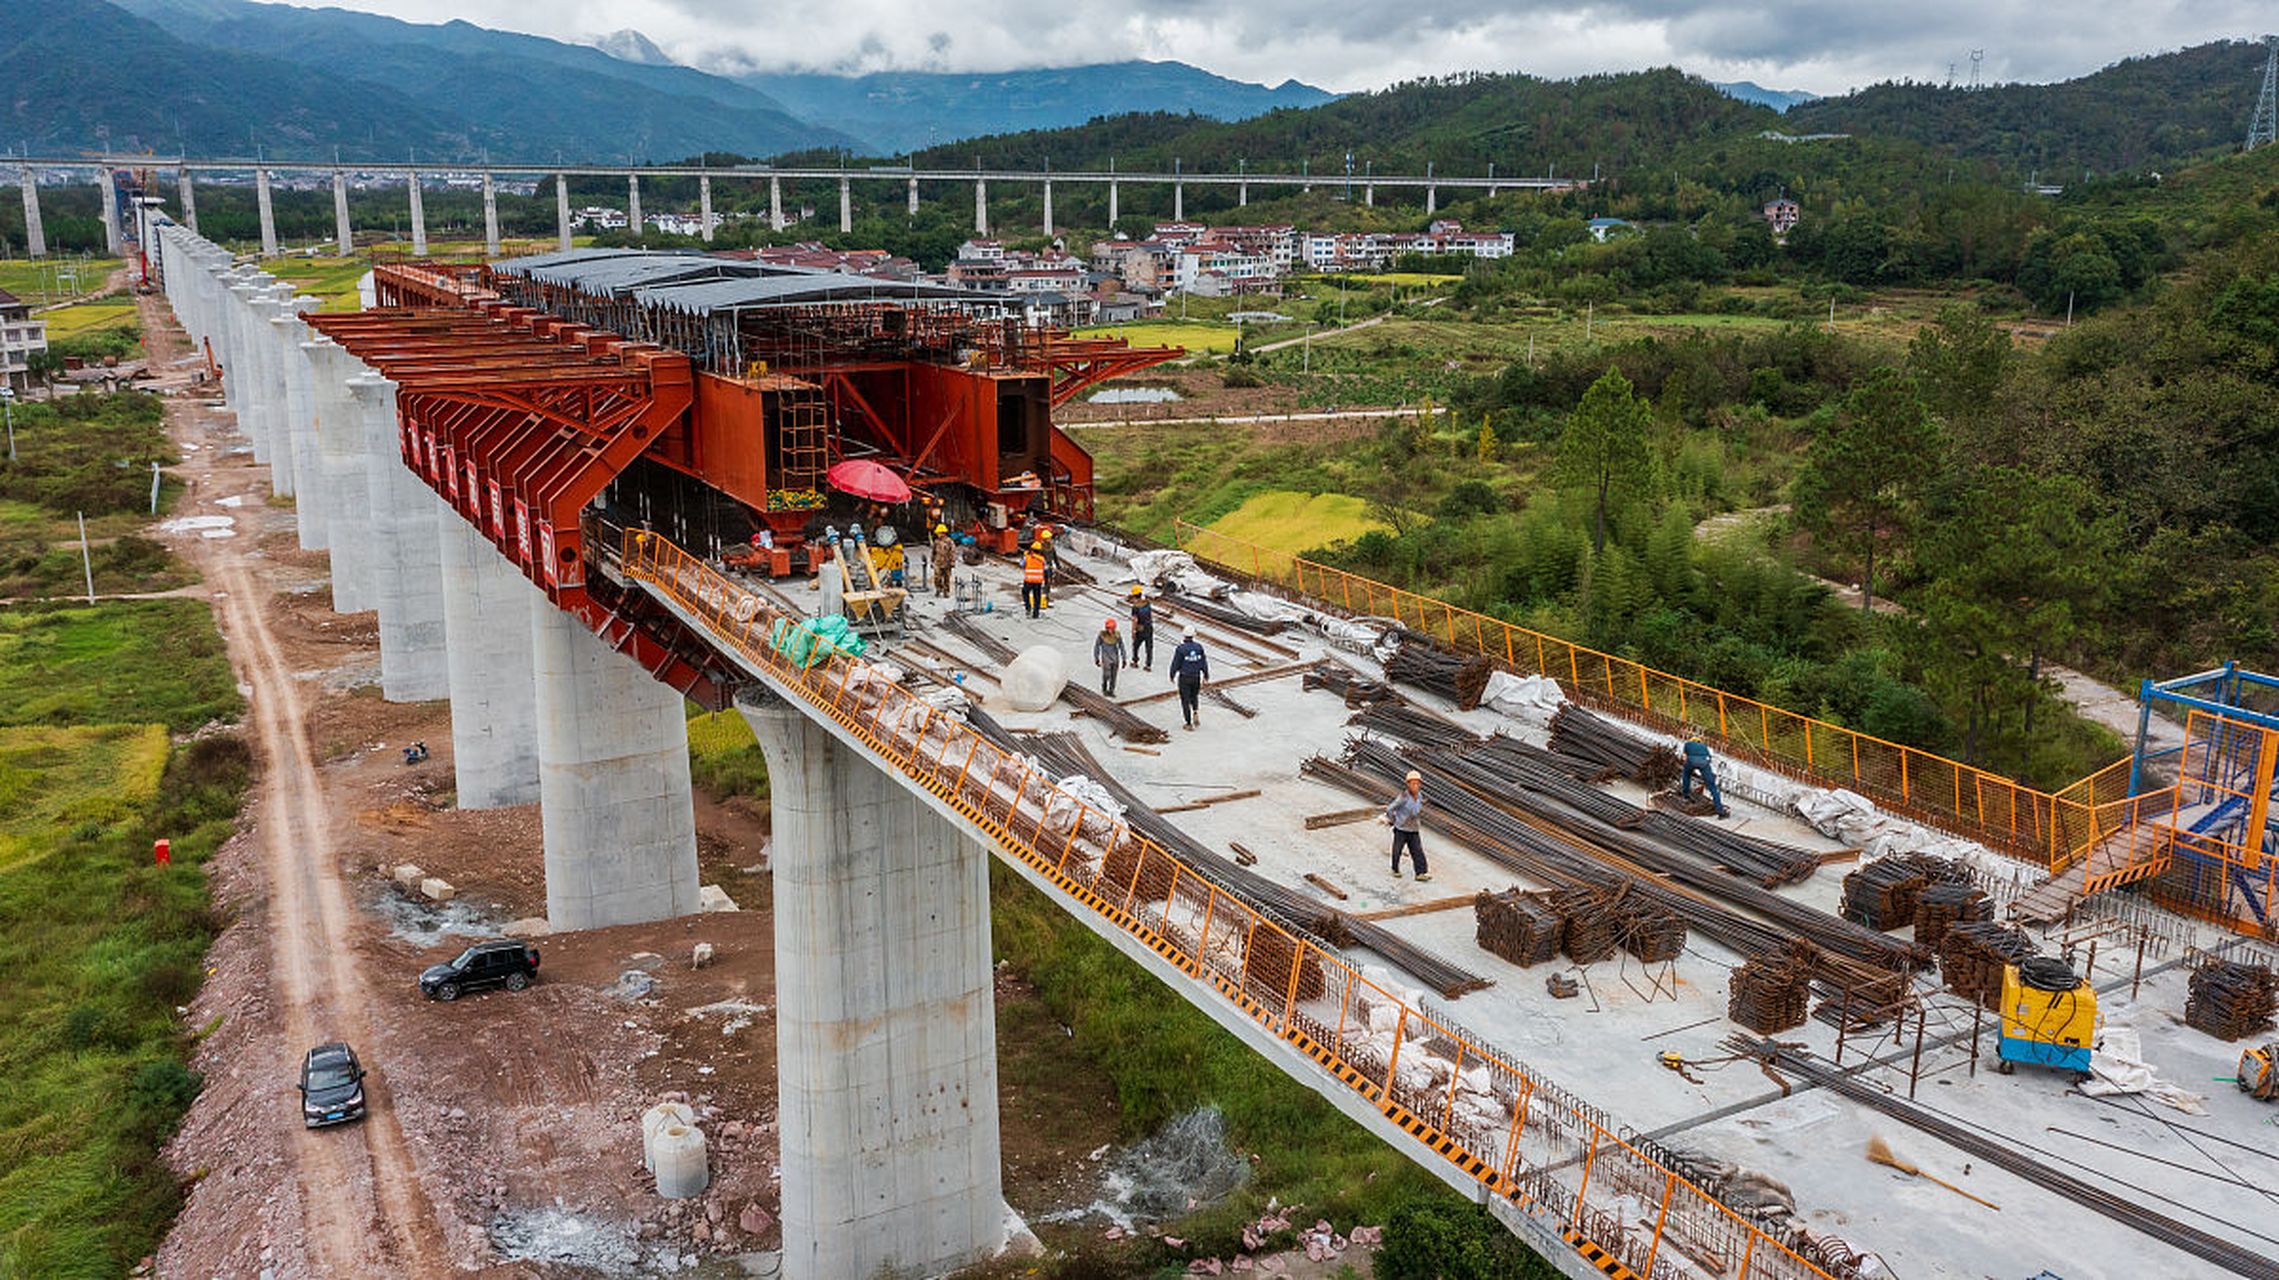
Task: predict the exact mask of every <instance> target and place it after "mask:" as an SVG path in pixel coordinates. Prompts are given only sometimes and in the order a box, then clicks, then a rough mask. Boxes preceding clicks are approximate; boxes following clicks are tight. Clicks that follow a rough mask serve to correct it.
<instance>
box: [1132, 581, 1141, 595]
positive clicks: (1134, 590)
mask: <svg viewBox="0 0 2279 1280" xmlns="http://www.w3.org/2000/svg"><path fill="white" fill-rule="evenodd" d="M1132 594H1133V595H1135V596H1136V595H1140V594H1142V592H1141V590H1140V584H1138V583H1136V582H1135V583H1133V584H1132Z"/></svg>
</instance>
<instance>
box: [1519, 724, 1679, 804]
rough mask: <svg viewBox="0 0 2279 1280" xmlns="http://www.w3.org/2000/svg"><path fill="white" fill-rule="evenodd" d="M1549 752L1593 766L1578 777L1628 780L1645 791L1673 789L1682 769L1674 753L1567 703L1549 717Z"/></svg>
mask: <svg viewBox="0 0 2279 1280" xmlns="http://www.w3.org/2000/svg"><path fill="white" fill-rule="evenodd" d="M1551 750H1552V751H1553V752H1555V753H1557V754H1559V755H1562V756H1566V757H1569V758H1570V759H1574V760H1579V761H1587V762H1589V763H1590V764H1591V765H1593V766H1595V768H1594V769H1593V771H1591V772H1589V773H1583V774H1578V775H1577V776H1578V777H1587V778H1589V779H1590V780H1591V781H1593V782H1605V781H1608V780H1609V779H1613V778H1628V779H1630V780H1631V781H1632V782H1637V783H1643V784H1644V785H1645V787H1646V789H1647V790H1649V791H1661V790H1664V789H1666V788H1669V787H1674V786H1676V785H1677V782H1678V774H1679V773H1680V772H1681V771H1682V770H1683V767H1684V766H1683V764H1682V762H1681V761H1680V760H1679V759H1678V753H1677V752H1676V751H1675V750H1673V749H1671V748H1669V747H1666V746H1659V745H1656V744H1654V743H1651V742H1646V741H1644V740H1642V739H1640V738H1639V737H1637V736H1636V735H1634V734H1630V733H1626V732H1624V731H1623V730H1621V729H1618V728H1616V727H1614V725H1613V724H1612V723H1611V722H1609V721H1608V720H1607V719H1606V718H1605V717H1603V716H1599V715H1594V714H1592V713H1591V712H1588V711H1585V710H1583V709H1582V708H1581V707H1578V706H1576V705H1575V704H1573V703H1571V702H1570V703H1568V704H1566V705H1565V706H1562V707H1560V708H1559V710H1558V712H1557V713H1556V714H1554V715H1553V716H1552V717H1551Z"/></svg>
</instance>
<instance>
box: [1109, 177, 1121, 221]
mask: <svg viewBox="0 0 2279 1280" xmlns="http://www.w3.org/2000/svg"><path fill="white" fill-rule="evenodd" d="M1118 194H1119V188H1118V186H1117V183H1116V180H1115V179H1114V178H1110V179H1108V229H1109V230H1110V231H1111V232H1113V231H1114V230H1115V226H1116V222H1117V214H1116V204H1117V200H1116V197H1117V195H1118Z"/></svg>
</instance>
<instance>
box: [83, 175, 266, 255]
mask: <svg viewBox="0 0 2279 1280" xmlns="http://www.w3.org/2000/svg"><path fill="white" fill-rule="evenodd" d="M105 185H106V186H108V183H106V184H105ZM253 203H254V205H255V207H256V208H257V210H258V211H259V212H260V215H261V256H262V257H264V258H274V257H276V256H277V209H276V206H275V205H274V204H272V203H271V202H270V199H269V171H268V170H267V169H255V170H254V171H253ZM106 207H108V206H106Z"/></svg>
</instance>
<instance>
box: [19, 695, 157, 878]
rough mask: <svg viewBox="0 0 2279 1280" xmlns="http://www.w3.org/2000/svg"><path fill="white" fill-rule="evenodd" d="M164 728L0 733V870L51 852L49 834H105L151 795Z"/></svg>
mask: <svg viewBox="0 0 2279 1280" xmlns="http://www.w3.org/2000/svg"><path fill="white" fill-rule="evenodd" d="M167 751H168V744H167V741H166V730H165V728H164V727H163V726H160V725H155V724H145V725H133V724H106V725H75V726H69V727H63V726H52V725H24V726H19V727H17V728H13V729H0V873H6V872H9V871H13V870H15V869H16V868H17V867H19V866H22V865H23V864H24V863H26V862H29V861H30V860H32V859H33V858H39V857H46V856H47V855H49V854H51V853H53V852H55V850H56V848H57V845H56V843H55V841H54V838H53V837H54V833H55V832H57V831H70V832H73V833H74V835H75V836H77V835H82V834H85V835H100V834H107V833H112V832H115V831H117V830H119V829H120V828H121V826H122V825H123V824H126V823H131V822H133V821H135V820H137V819H139V818H141V817H142V815H143V814H144V813H145V812H146V811H147V810H148V809H149V808H150V804H151V801H153V800H156V799H157V798H158V778H159V775H160V774H161V773H163V772H165V770H166V753H167Z"/></svg>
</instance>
